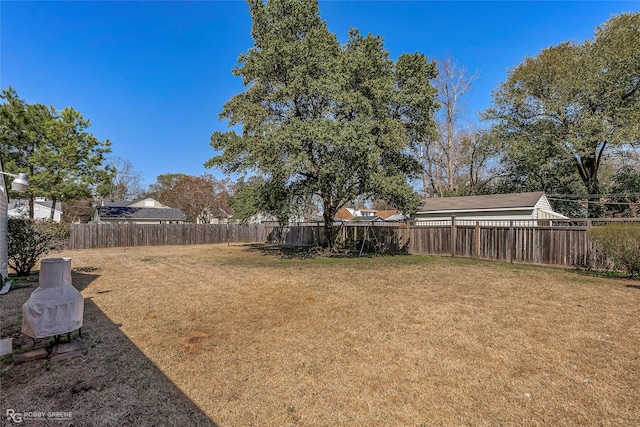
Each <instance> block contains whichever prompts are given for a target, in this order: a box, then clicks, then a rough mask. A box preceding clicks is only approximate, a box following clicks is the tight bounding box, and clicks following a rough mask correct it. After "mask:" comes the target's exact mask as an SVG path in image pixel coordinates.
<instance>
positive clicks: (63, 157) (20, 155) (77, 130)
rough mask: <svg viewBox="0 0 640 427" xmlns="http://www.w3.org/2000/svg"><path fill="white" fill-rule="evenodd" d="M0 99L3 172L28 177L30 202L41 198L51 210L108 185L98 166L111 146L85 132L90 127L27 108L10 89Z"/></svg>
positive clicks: (74, 117)
mask: <svg viewBox="0 0 640 427" xmlns="http://www.w3.org/2000/svg"><path fill="white" fill-rule="evenodd" d="M0 99H3V100H4V101H5V102H4V103H3V104H2V105H1V106H0V155H2V159H3V162H4V166H5V170H6V171H7V172H13V173H19V172H26V173H28V174H29V190H28V192H27V195H28V196H29V197H30V198H33V197H34V196H36V195H37V196H42V197H47V198H48V199H50V200H52V202H53V206H55V202H56V201H67V200H71V199H78V198H85V197H90V196H92V195H93V194H92V192H95V191H97V190H98V188H99V187H101V184H102V183H103V182H105V181H109V180H110V177H111V174H112V171H111V170H110V169H109V168H107V167H105V166H104V165H103V162H104V160H105V158H104V155H105V154H106V153H108V152H109V151H110V148H109V147H110V145H111V143H110V142H109V141H108V140H107V141H104V142H103V141H99V140H98V139H97V138H96V137H95V136H93V135H92V134H90V133H88V132H87V131H86V130H87V128H88V127H89V126H90V125H91V124H90V122H89V120H87V119H85V118H84V117H83V116H82V114H80V112H78V111H76V110H74V109H73V108H71V107H67V108H65V109H63V110H62V111H57V110H55V109H54V108H53V107H46V106H44V105H42V104H27V102H26V101H25V100H24V99H20V98H19V97H18V94H17V93H16V91H15V90H13V89H12V88H9V89H8V90H3V91H2V93H1V94H0ZM31 215H33V213H32V212H31ZM52 215H53V209H52Z"/></svg>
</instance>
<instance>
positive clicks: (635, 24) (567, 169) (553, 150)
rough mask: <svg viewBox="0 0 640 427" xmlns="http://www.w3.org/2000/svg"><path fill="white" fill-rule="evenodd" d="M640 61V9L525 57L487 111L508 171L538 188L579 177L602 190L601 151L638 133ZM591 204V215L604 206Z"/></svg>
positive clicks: (584, 185)
mask: <svg viewBox="0 0 640 427" xmlns="http://www.w3.org/2000/svg"><path fill="white" fill-rule="evenodd" d="M639 69H640V13H631V14H622V15H619V16H616V17H613V18H611V19H610V20H609V21H607V22H605V23H604V24H603V25H602V26H600V27H599V28H598V29H597V30H596V33H595V36H594V38H593V39H592V40H589V41H586V42H584V43H582V44H576V43H569V42H567V43H562V44H560V45H558V46H552V47H549V48H547V49H544V50H543V51H542V52H540V54H538V56H536V57H533V58H531V57H530V58H526V59H525V61H524V62H523V63H522V64H520V65H519V66H517V67H515V68H514V69H513V70H512V71H511V72H510V73H509V76H508V78H507V81H506V82H505V83H503V84H502V85H500V87H499V88H498V89H497V90H496V91H495V92H494V101H493V107H492V108H491V109H490V110H489V111H488V112H487V115H486V118H488V119H490V120H493V121H494V125H493V128H492V131H493V132H494V133H495V134H496V136H497V139H498V140H501V141H502V142H503V144H504V147H503V150H504V152H505V157H504V161H505V164H506V166H507V171H509V172H510V173H512V174H513V175H512V176H514V178H515V180H516V181H521V180H525V179H526V180H528V181H530V182H532V183H533V184H531V185H534V186H537V188H535V189H537V190H545V191H549V190H550V189H553V190H552V191H558V190H560V191H562V192H566V191H567V190H568V189H571V188H575V186H576V183H580V184H581V188H580V189H578V191H577V192H580V193H582V194H598V193H600V182H599V170H600V166H601V163H602V161H603V159H604V158H606V156H607V155H608V153H609V152H610V151H612V150H614V149H616V148H620V147H625V146H627V145H631V144H636V143H637V142H638V140H639V138H640V80H639V79H638V70H639ZM531 189H534V188H531ZM556 189H558V190H556ZM563 190H564V191H563ZM589 206H590V212H589V214H590V215H591V216H595V215H596V214H597V213H599V212H596V211H595V210H593V209H597V205H596V204H590V205H589ZM592 208H593V209H592Z"/></svg>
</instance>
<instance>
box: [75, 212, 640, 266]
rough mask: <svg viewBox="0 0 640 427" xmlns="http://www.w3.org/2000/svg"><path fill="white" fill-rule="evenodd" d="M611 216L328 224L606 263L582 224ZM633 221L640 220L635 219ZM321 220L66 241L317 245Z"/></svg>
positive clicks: (460, 252) (357, 240)
mask: <svg viewBox="0 0 640 427" xmlns="http://www.w3.org/2000/svg"><path fill="white" fill-rule="evenodd" d="M611 221H613V220H588V219H584V220H570V221H562V222H555V221H554V222H545V223H544V224H545V225H542V226H541V225H538V224H537V223H535V222H531V223H529V224H527V223H524V222H522V221H519V222H510V221H509V222H507V223H506V224H508V225H483V224H482V222H475V224H471V223H469V222H465V223H463V225H459V224H457V223H456V220H455V218H451V219H448V220H447V221H446V222H445V221H443V222H441V223H440V224H431V225H425V226H422V225H415V224H410V223H407V222H404V223H387V222H366V221H358V222H346V223H342V224H336V225H334V229H333V231H334V235H335V236H336V240H337V242H338V244H339V245H341V246H343V247H350V248H351V249H356V250H359V251H360V253H362V251H363V250H365V249H366V250H368V251H371V250H373V251H379V252H402V253H410V254H423V255H441V256H453V257H463V258H475V259H483V260H494V261H503V262H512V263H525V264H542V265H558V266H566V267H579V268H606V267H608V266H609V264H610V262H609V261H608V260H607V259H605V258H604V257H603V255H602V253H601V251H600V250H599V248H598V245H597V244H596V243H595V242H592V241H591V240H590V239H589V237H588V234H587V230H588V229H589V228H590V227H592V226H597V225H599V224H603V223H606V222H611ZM637 224H638V226H640V222H638V223H637ZM324 241H325V238H324V226H323V224H322V223H307V224H292V225H290V226H289V227H285V228H282V227H279V226H278V225H277V224H275V223H264V224H259V225H244V224H149V225H147V224H73V225H71V236H70V238H69V243H68V245H67V247H68V248H69V249H90V248H108V247H127V246H158V245H197V244H212V243H227V242H228V243H243V242H244V243H262V242H279V243H280V242H282V243H284V244H285V245H291V246H308V245H322V244H323V243H324Z"/></svg>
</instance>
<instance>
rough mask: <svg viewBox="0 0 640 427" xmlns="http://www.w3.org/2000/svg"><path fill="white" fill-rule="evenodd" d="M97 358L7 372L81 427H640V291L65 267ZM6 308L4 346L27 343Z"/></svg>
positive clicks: (528, 276) (506, 277)
mask: <svg viewBox="0 0 640 427" xmlns="http://www.w3.org/2000/svg"><path fill="white" fill-rule="evenodd" d="M63 255H64V256H69V257H71V258H72V259H73V261H72V265H73V268H74V269H75V273H74V276H73V280H74V285H76V286H77V287H78V288H79V289H81V292H82V294H83V295H84V297H85V319H84V325H85V326H84V328H83V336H85V341H84V342H83V348H84V350H85V352H86V354H85V355H84V356H83V357H79V358H75V359H69V360H67V361H64V362H53V363H50V364H49V366H43V363H42V362H41V361H40V362H37V361H34V362H27V363H23V364H18V365H14V364H12V363H10V362H6V361H5V362H3V363H4V364H3V365H2V369H3V371H2V372H4V374H3V375H2V376H1V378H0V386H2V408H0V409H2V411H3V414H4V410H5V408H14V409H16V410H22V411H47V410H53V411H73V416H74V421H73V422H74V425H134V424H135V425H166V424H173V425H187V424H195V423H200V424H203V423H204V422H215V423H216V424H218V425H223V426H247V425H255V426H263V425H309V426H318V425H319V426H322V425H327V426H329V425H331V426H333V425H407V426H412V425H413V426H420V425H541V424H549V425H594V424H595V425H612V426H614V425H615V426H619V425H640V405H639V404H638V401H637V393H638V384H640V356H639V355H638V345H639V344H640V324H639V322H638V315H639V314H640V309H639V307H640V292H639V291H638V289H637V286H638V285H639V283H638V282H633V281H629V280H612V279H605V278H596V277H583V276H580V275H578V274H576V273H575V272H568V271H562V270H555V269H544V268H536V267H522V266H510V265H505V264H499V263H478V262H474V261H468V260H452V259H447V258H434V257H422V256H402V257H400V256H399V257H374V258H322V257H314V258H307V257H302V258H301V257H296V256H290V254H289V253H285V256H282V254H279V253H278V252H277V251H273V252H268V253H265V251H261V250H257V249H256V248H255V247H251V246H242V245H238V246H226V245H206V246H185V247H175V246H174V247H148V248H128V249H126V250H123V249H107V250H92V251H75V252H66V253H64V254H63ZM32 290H33V288H31V289H30V288H24V289H19V290H16V291H12V292H10V293H9V294H7V295H5V296H4V297H0V304H1V305H0V308H1V310H2V311H1V313H2V327H3V333H2V337H6V336H12V335H13V336H14V337H15V340H14V346H15V343H16V342H20V341H21V339H22V338H21V336H20V334H19V327H20V321H21V320H20V319H21V316H20V312H19V306H20V305H21V304H22V303H23V302H24V301H26V299H27V298H28V296H29V294H30V292H32Z"/></svg>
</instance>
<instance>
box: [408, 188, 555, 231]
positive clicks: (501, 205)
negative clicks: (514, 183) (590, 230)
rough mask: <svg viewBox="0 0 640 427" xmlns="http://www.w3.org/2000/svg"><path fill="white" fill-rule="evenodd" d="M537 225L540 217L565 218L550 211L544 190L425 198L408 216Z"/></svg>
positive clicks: (422, 221)
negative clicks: (412, 214)
mask: <svg viewBox="0 0 640 427" xmlns="http://www.w3.org/2000/svg"><path fill="white" fill-rule="evenodd" d="M454 216H455V217H456V224H460V225H473V224H475V223H476V221H480V224H481V225H498V226H502V225H505V226H508V225H510V224H511V221H514V223H513V225H532V224H534V225H541V224H544V223H542V222H540V221H541V220H553V219H568V218H567V217H566V216H564V215H562V214H559V213H557V212H554V210H553V208H552V207H551V204H550V203H549V200H548V199H547V196H546V195H545V194H544V192H542V191H539V192H535V193H511V194H492V195H488V196H466V197H444V198H433V199H425V200H423V201H422V203H421V204H420V206H418V209H417V211H416V214H415V215H414V216H413V217H412V219H414V220H415V221H416V225H432V224H442V225H450V224H451V217H454Z"/></svg>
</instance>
